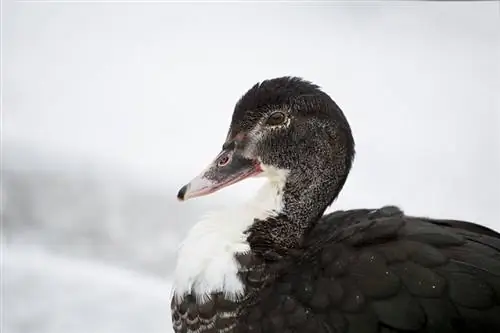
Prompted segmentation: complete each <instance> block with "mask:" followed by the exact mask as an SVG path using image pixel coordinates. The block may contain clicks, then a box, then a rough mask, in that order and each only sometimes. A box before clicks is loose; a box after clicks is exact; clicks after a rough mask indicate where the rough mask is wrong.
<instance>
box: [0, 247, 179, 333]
mask: <svg viewBox="0 0 500 333" xmlns="http://www.w3.org/2000/svg"><path fill="white" fill-rule="evenodd" d="M2 255H3V281H2V283H3V285H2V290H3V293H2V294H3V309H4V310H3V318H4V321H3V324H2V325H3V327H2V332H4V333H28V332H33V333H34V332H36V333H49V332H50V333H80V332H81V333H89V332H93V333H101V332H102V333H129V332H130V333H131V332H137V333H139V332H140V333H156V332H158V333H159V332H162V333H168V332H172V328H171V322H170V307H169V304H170V299H169V297H170V282H167V281H164V280H162V279H159V278H155V277H151V276H148V275H146V274H140V273H137V272H134V271H127V270H125V269H120V268H115V267H112V266H110V265H104V264H99V263H96V262H95V261H85V260H75V259H74V258H71V259H69V258H65V257H63V256H57V255H52V254H49V253H46V252H44V251H43V250H41V249H36V248H29V247H16V246H13V247H4V248H3V253H2Z"/></svg>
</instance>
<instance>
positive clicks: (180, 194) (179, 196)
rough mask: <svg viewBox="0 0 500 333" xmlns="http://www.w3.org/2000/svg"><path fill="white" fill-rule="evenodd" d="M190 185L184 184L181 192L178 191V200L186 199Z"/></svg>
mask: <svg viewBox="0 0 500 333" xmlns="http://www.w3.org/2000/svg"><path fill="white" fill-rule="evenodd" d="M187 188H188V185H184V186H183V187H182V188H181V189H180V190H179V193H177V200H179V201H185V199H186V198H185V196H186V192H187Z"/></svg>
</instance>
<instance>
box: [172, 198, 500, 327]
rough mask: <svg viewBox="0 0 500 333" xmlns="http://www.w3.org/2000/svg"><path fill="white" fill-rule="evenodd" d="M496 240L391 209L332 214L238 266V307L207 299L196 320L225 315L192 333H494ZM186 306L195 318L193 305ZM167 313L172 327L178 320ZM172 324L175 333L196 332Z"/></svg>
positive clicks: (178, 311)
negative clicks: (280, 253) (267, 256)
mask: <svg viewBox="0 0 500 333" xmlns="http://www.w3.org/2000/svg"><path fill="white" fill-rule="evenodd" d="M499 242H500V235H499V234H498V233H496V232H494V231H492V230H490V229H487V228H484V227H480V226H477V225H474V224H470V223H466V222H461V221H442V220H432V219H427V218H418V217H411V216H406V215H404V214H403V213H402V212H401V211H400V210H399V209H397V208H395V207H384V208H382V209H379V210H352V211H339V212H335V213H332V214H329V215H326V216H324V217H323V218H322V219H321V220H320V221H319V222H318V223H317V225H316V226H315V227H314V228H313V230H311V231H310V232H309V234H308V236H307V237H306V239H305V241H304V245H303V247H301V248H300V249H297V251H295V252H294V253H293V254H291V255H290V256H289V257H287V258H283V260H280V261H277V262H267V263H265V262H263V261H262V260H260V259H258V257H256V256H252V255H251V254H249V255H247V256H244V257H242V258H239V259H240V262H242V264H243V265H242V267H246V268H245V269H244V270H245V271H244V272H243V271H242V273H241V277H242V278H243V280H244V281H245V282H246V284H247V286H248V291H247V295H246V297H245V299H242V300H240V301H239V302H235V303H231V302H227V301H224V299H223V296H221V295H214V296H215V297H214V298H215V299H216V301H215V302H213V303H210V305H209V306H208V307H209V308H210V311H206V310H205V312H207V313H208V315H205V317H210V318H216V317H217V315H216V313H218V312H220V313H223V312H224V311H229V312H231V313H235V316H234V317H232V318H231V319H226V320H225V321H223V320H222V319H220V318H219V319H214V320H212V321H211V322H210V323H211V324H213V325H214V326H213V327H212V328H209V327H208V326H205V327H206V329H205V330H201V331H202V332H225V330H224V329H227V328H229V327H232V328H231V329H230V330H228V332H262V333H278V332H279V333H282V332H311V333H319V332H324V333H330V332H331V333H333V332H335V333H368V332H370V333H371V332H427V333H431V332H432V333H434V332H435V333H437V332H450V333H451V332H462V333H463V332H484V333H488V332H492V333H493V332H500V246H499V245H500V244H499ZM223 301H224V302H225V303H226V304H225V307H223V306H222V305H223V303H222V302H223ZM188 302H191V306H192V307H193V308H197V309H198V310H194V312H195V313H196V311H198V316H199V317H200V319H201V318H202V317H203V315H202V313H201V312H202V309H203V308H202V306H200V305H196V304H195V302H194V300H192V299H191V300H190V301H188ZM237 303H238V304H237ZM228 304H229V306H228ZM188 307H189V306H188ZM206 307H207V306H206V305H205V308H206ZM173 310H174V311H173V313H174V319H176V318H180V317H181V316H182V315H183V311H184V312H185V310H182V305H181V306H179V305H175V304H173ZM236 313H237V315H236ZM187 317H188V318H189V316H187ZM191 317H192V316H191ZM177 322H178V323H180V324H179V325H178V328H177V329H176V332H191V331H190V330H187V327H191V329H193V331H194V329H199V328H200V327H201V326H198V325H193V324H191V325H188V324H187V321H186V320H184V321H182V320H180V321H179V320H177Z"/></svg>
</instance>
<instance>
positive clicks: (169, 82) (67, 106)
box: [1, 0, 500, 333]
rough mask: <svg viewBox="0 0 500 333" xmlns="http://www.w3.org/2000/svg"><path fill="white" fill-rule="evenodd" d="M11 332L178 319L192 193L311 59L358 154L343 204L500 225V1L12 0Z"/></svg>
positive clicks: (212, 203) (119, 328)
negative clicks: (262, 90)
mask: <svg viewBox="0 0 500 333" xmlns="http://www.w3.org/2000/svg"><path fill="white" fill-rule="evenodd" d="M2 6H3V8H2V22H1V23H2V29H3V31H2V43H3V49H2V56H3V59H2V60H3V66H2V79H3V85H2V89H3V94H2V98H3V103H2V118H3V119H2V120H3V124H2V133H1V134H2V137H1V138H2V142H1V148H2V161H1V162H2V179H1V194H2V196H1V199H2V202H1V204H2V206H1V217H2V238H1V241H2V248H1V250H2V256H1V259H2V290H1V291H2V315H3V318H2V327H1V331H2V332H5V333H28V332H30V333H31V332H33V333H48V332H51V333H62V332H64V333H77V332H78V333H80V332H81V333H88V332H94V333H101V332H102V333H129V332H141V333H156V332H158V333H159V332H171V328H170V327H171V326H170V310H169V305H170V304H169V303H170V281H171V278H172V273H173V267H174V262H175V251H176V248H177V246H178V244H179V242H180V241H181V239H182V238H183V236H184V235H185V233H186V232H187V230H188V228H189V227H190V226H192V225H193V224H194V223H195V222H196V220H197V218H198V217H199V216H200V215H201V214H203V213H204V212H205V211H206V210H208V209H215V208H216V207H220V206H224V205H232V204H235V203H237V202H238V201H242V200H245V198H246V197H247V196H249V195H251V192H252V191H254V190H255V189H256V188H257V187H258V186H259V185H260V183H259V181H258V180H249V181H246V182H244V183H240V184H237V185H235V186H233V187H231V188H227V189H225V190H223V191H221V192H219V193H216V194H214V195H212V196H209V197H204V198H200V199H196V200H192V201H188V202H186V203H182V204H181V203H178V202H177V201H176V199H175V195H176V193H177V191H178V189H179V188H180V187H181V186H182V185H183V184H184V183H185V182H187V181H188V180H190V178H191V177H193V176H194V175H196V174H197V173H198V172H199V171H200V170H201V169H202V168H203V167H204V166H205V165H206V164H207V163H208V162H209V161H210V160H211V159H212V157H214V155H215V154H216V153H217V152H218V150H219V147H220V145H221V144H222V142H223V140H224V138H225V135H226V131H227V128H228V125H229V121H230V117H231V113H232V110H233V106H234V103H235V102H236V101H237V99H238V98H239V97H240V96H241V95H242V94H243V93H244V92H245V91H246V90H247V89H248V88H250V87H251V86H252V85H253V84H254V83H256V82H258V81H261V80H263V79H267V78H272V77H276V76H282V75H294V76H301V77H303V78H305V79H308V80H312V81H313V82H315V83H317V84H319V85H320V86H322V87H323V88H324V90H325V91H326V92H327V93H329V94H330V95H331V96H332V98H333V99H334V100H335V101H336V102H337V103H338V104H339V105H340V107H341V108H342V109H343V110H344V112H345V113H346V115H347V117H348V119H349V121H350V123H351V125H352V128H353V132H354V135H355V139H356V142H357V158H356V161H355V165H354V168H353V171H352V173H351V175H350V178H349V179H348V181H347V184H346V186H345V187H344V191H343V192H342V194H341V195H340V197H339V199H338V200H337V201H336V203H334V205H333V206H332V207H330V210H335V209H349V208H360V207H372V208H375V207H378V206H381V205H384V204H395V205H399V206H401V207H402V208H403V209H404V210H405V211H406V212H407V213H408V214H413V215H425V216H432V217H443V218H457V219H465V220H470V221H474V222H477V223H481V224H483V225H486V226H489V227H492V228H495V229H497V230H499V229H500V210H499V208H498V207H499V206H498V202H499V199H500V189H499V187H500V186H499V184H500V134H499V130H500V112H499V111H500V99H499V94H498V92H499V91H500V65H499V60H498V59H500V44H499V41H500V14H499V13H500V10H499V6H500V5H499V3H498V2H496V1H494V2H492V1H489V2H471V3H464V2H460V3H450V2H445V3H436V2H395V1H386V2H380V1H376V2H375V1H372V2H369V1H365V2H361V1H359V2H358V1H351V2H339V1H331V2H323V3H321V2H318V3H303V2H302V3H301V2H293V1H290V2H288V3H255V2H250V1H244V2H234V3H172V2H164V3H158V2H156V3H152V2H150V3H124V2H119V1H117V2H116V3H113V2H110V1H108V2H107V3H85V2H84V1H82V2H61V3H54V2H43V1H30V2H22V1H14V0H10V1H9V0H5V1H3V3H2Z"/></svg>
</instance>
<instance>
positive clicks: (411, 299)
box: [172, 77, 500, 333]
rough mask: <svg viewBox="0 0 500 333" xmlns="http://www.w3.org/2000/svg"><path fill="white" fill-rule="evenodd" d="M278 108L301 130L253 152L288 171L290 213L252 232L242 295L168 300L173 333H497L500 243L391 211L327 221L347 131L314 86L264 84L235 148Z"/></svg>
mask: <svg viewBox="0 0 500 333" xmlns="http://www.w3.org/2000/svg"><path fill="white" fill-rule="evenodd" d="M276 108H279V109H285V110H289V113H288V116H289V117H290V118H292V120H291V121H292V122H295V123H292V124H291V125H289V127H287V128H286V129H282V130H281V131H282V132H279V131H280V130H279V129H278V132H274V134H269V135H267V136H264V138H260V141H259V142H258V143H255V142H254V143H253V145H255V147H254V148H253V149H252V151H253V152H254V154H257V155H258V156H259V158H260V159H261V160H262V161H263V162H265V163H267V164H269V165H273V166H277V167H282V168H287V169H289V170H291V171H290V174H289V175H288V177H287V182H286V185H285V186H284V189H283V191H284V193H283V198H284V208H283V211H282V212H280V214H278V215H277V216H274V217H271V218H269V219H266V220H263V221H259V220H256V221H255V222H254V224H252V225H251V226H250V227H249V229H248V230H247V231H246V235H247V237H248V238H247V240H248V243H249V244H250V247H251V251H250V252H249V253H246V254H241V255H237V257H236V259H237V260H238V262H239V266H240V270H239V277H240V278H241V280H242V281H243V282H244V285H245V295H244V296H243V297H241V298H240V299H238V300H233V301H231V300H228V299H226V297H225V296H224V294H223V293H213V294H212V295H210V297H209V298H208V300H207V301H205V302H202V301H200V300H196V298H195V297H194V295H190V294H186V295H184V297H183V298H182V299H175V298H174V299H172V319H173V323H174V329H175V332H177V333H187V332H218V333H219V332H220V333H222V332H231V333H236V332H238V333H250V332H261V333H266V332H269V333H278V332H279V333H282V332H283V333H284V332H311V333H319V332H322V333H374V332H422V333H424V332H427V333H431V332H432V333H438V332H443V333H452V332H463V333H465V332H483V333H488V332H491V333H493V332H500V234H498V233H497V232H495V231H493V230H491V229H488V228H486V227H483V226H480V225H477V224H473V223H470V222H465V221H455V220H438V219H430V218H424V217H415V216H409V215H406V214H404V213H403V211H401V210H400V209H399V208H398V207H394V206H386V207H382V208H379V209H358V210H348V211H336V212H334V213H331V214H328V215H325V216H322V217H321V215H322V214H323V212H324V210H325V209H326V207H327V206H328V205H329V204H331V202H332V201H333V200H334V199H335V197H336V196H337V195H338V193H339V191H340V190H341V189H342V186H343V185H344V183H345V180H346V178H347V174H348V172H349V170H350V167H351V162H352V159H353V157H354V140H353V139H352V135H351V130H350V127H349V125H348V123H347V120H346V118H345V116H344V115H343V113H342V111H341V110H340V108H339V107H338V106H337V105H336V104H335V103H334V102H333V101H332V100H331V99H330V98H329V97H328V95H326V94H325V93H323V92H322V91H321V90H319V87H317V86H315V85H313V84H311V83H309V82H306V81H303V80H300V79H297V78H288V77H287V78H279V79H274V80H268V81H264V82H263V83H261V84H259V85H256V86H254V87H253V88H252V89H250V91H249V92H248V93H247V94H245V96H244V97H243V98H242V99H241V100H240V101H239V102H238V104H237V105H236V109H235V112H234V114H233V120H232V124H231V129H230V131H229V134H228V141H229V142H232V141H233V140H234V138H235V137H238V136H239V139H238V140H239V141H238V142H237V144H236V147H234V145H233V147H232V149H241V150H244V149H245V148H246V146H247V145H249V144H250V143H245V139H242V138H241V137H242V136H241V134H240V133H242V132H245V131H249V130H251V129H252V128H253V127H254V126H255V123H256V122H257V121H258V120H259V119H261V118H262V117H263V116H264V115H266V114H267V113H266V112H268V111H269V110H274V109H276ZM311 131H314V134H313V133H311ZM247 140H250V139H247ZM293 150H295V152H294V151H293ZM306 152H308V153H307V154H306ZM304 154H305V155H307V158H306V159H305V158H304V156H303V155H304ZM247 155H248V154H246V155H245V154H243V155H242V156H247Z"/></svg>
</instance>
